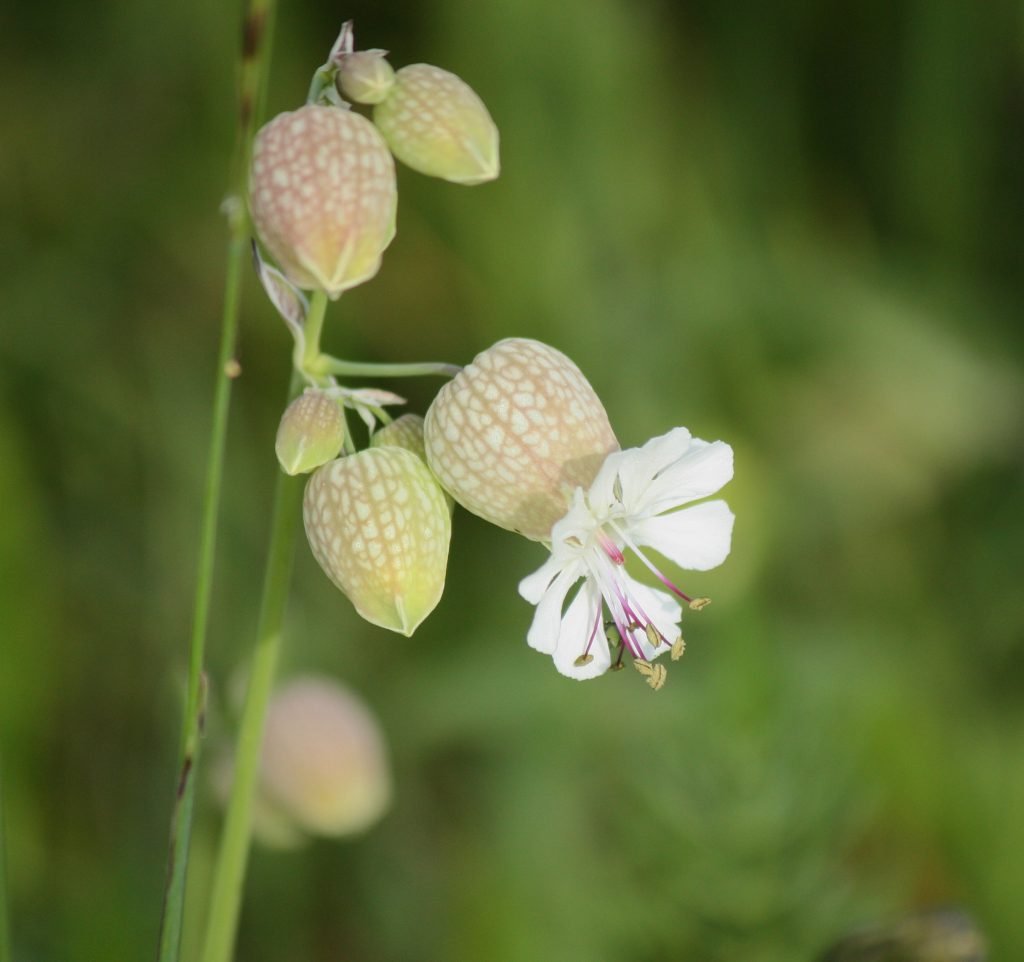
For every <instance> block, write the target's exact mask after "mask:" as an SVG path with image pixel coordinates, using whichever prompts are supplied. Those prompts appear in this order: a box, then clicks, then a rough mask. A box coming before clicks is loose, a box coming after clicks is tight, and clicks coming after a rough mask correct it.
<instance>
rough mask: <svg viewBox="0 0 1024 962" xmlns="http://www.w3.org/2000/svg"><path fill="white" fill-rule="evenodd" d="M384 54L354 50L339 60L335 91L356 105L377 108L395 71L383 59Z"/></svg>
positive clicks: (392, 79)
mask: <svg viewBox="0 0 1024 962" xmlns="http://www.w3.org/2000/svg"><path fill="white" fill-rule="evenodd" d="M387 55H388V52H387V51H386V50H357V51H356V52H355V53H349V54H345V55H344V56H342V57H341V65H340V66H339V67H338V76H337V84H338V91H339V93H340V94H341V95H342V96H343V97H347V98H348V99H349V100H351V101H352V102H353V103H357V104H379V103H380V102H381V101H382V100H383V99H384V98H385V97H386V96H387V95H388V91H389V90H391V85H392V84H393V83H394V82H395V71H394V68H393V67H392V66H391V64H389V63H388V62H387V61H386V60H385V59H384V58H385V57H386V56H387Z"/></svg>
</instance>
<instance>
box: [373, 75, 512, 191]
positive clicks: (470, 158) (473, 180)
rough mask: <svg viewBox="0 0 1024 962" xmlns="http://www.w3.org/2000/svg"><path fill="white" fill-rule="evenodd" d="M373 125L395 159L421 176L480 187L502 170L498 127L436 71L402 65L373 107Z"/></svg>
mask: <svg viewBox="0 0 1024 962" xmlns="http://www.w3.org/2000/svg"><path fill="white" fill-rule="evenodd" d="M373 122H374V123H375V124H376V125H377V128H378V129H379V130H380V132H381V133H382V134H383V135H384V139H385V140H386V141H387V142H388V146H389V147H390V148H391V150H392V152H393V153H394V155H395V156H396V157H397V158H398V159H399V160H400V161H402V163H404V164H407V165H408V166H409V167H411V168H412V169H413V170H417V171H419V172H420V173H421V174H427V175H428V176H430V177H440V178H442V179H443V180H448V181H451V182H452V183H455V184H482V183H484V182H485V181H488V180H494V179H495V178H496V177H497V176H498V173H499V171H500V169H501V162H500V160H499V157H498V128H497V127H496V126H495V125H494V121H493V120H492V119H491V115H490V114H489V113H488V112H487V108H486V107H485V106H484V103H483V101H482V100H481V99H480V98H479V97H478V96H477V95H476V94H475V93H474V92H473V89H472V88H471V87H470V86H469V85H468V84H466V83H464V82H463V81H462V80H460V79H459V78H458V77H456V76H455V74H453V73H449V72H448V71H447V70H442V69H441V68H440V67H433V66H431V65H430V64H425V63H415V64H411V65H410V66H408V67H402V69H401V70H399V71H398V72H397V73H396V74H395V79H394V83H393V84H392V86H391V89H390V90H389V91H388V94H387V96H386V97H385V98H384V99H383V100H382V101H381V102H380V103H379V104H377V106H376V107H375V108H374V111H373Z"/></svg>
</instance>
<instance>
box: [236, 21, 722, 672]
mask: <svg viewBox="0 0 1024 962" xmlns="http://www.w3.org/2000/svg"><path fill="white" fill-rule="evenodd" d="M353 47H354V45H353V41H352V32H351V27H350V25H346V26H345V28H343V30H342V33H341V35H340V36H339V38H338V41H337V42H336V44H335V45H334V48H333V49H332V51H331V54H330V56H329V58H328V60H327V62H326V63H325V64H324V65H323V66H322V67H321V68H320V69H319V70H318V71H317V73H316V75H315V77H314V82H313V85H312V88H311V92H310V102H309V103H307V105H306V106H305V107H302V108H301V109H299V110H297V111H295V112H293V113H289V114H282V115H281V116H279V117H277V118H275V119H274V120H273V121H271V122H270V123H269V124H268V125H267V126H266V127H264V128H263V129H262V130H261V131H260V133H259V135H258V136H257V139H256V143H255V149H254V157H253V167H252V177H251V188H250V190H251V194H250V207H251V211H252V219H253V223H254V225H255V227H256V229H257V231H258V232H259V235H260V237H261V239H262V242H263V245H264V247H265V249H266V250H267V251H269V253H270V254H271V255H272V257H273V258H274V260H276V262H277V264H278V266H279V267H280V271H277V270H276V269H274V268H272V267H269V266H268V265H266V264H264V263H263V261H262V259H261V258H259V256H258V254H257V263H258V265H259V268H260V275H261V279H262V280H263V282H264V286H265V288H266V289H267V292H268V294H269V295H270V296H271V299H272V300H273V301H274V303H275V305H276V306H277V307H278V309H279V311H280V312H281V314H282V316H284V317H285V319H286V321H287V322H288V323H289V326H290V327H291V328H292V332H293V334H294V335H295V338H296V355H295V356H296V363H297V365H298V369H299V371H300V373H302V374H303V376H304V377H305V378H306V380H307V381H308V382H309V384H310V388H309V389H308V390H307V391H306V392H305V393H304V394H303V395H302V396H301V397H299V398H298V399H297V400H296V401H294V402H293V403H292V404H291V405H290V406H289V408H288V409H287V410H286V412H285V414H284V416H283V418H282V421H281V426H280V429H279V431H278V437H277V455H278V459H279V461H280V463H281V466H282V468H283V470H285V471H286V472H288V473H289V474H310V477H309V480H308V482H307V485H306V493H305V501H304V521H305V528H306V535H307V539H308V541H309V545H310V547H311V549H312V552H313V555H314V557H315V558H316V560H317V561H318V562H319V564H320V566H321V568H322V569H323V570H324V572H325V573H326V574H327V576H328V577H329V578H330V580H331V581H332V582H333V583H334V584H335V585H336V586H337V587H338V588H339V589H340V590H341V591H342V592H343V593H344V594H345V595H346V596H347V597H348V598H349V600H350V601H351V602H352V604H353V605H354V607H355V609H356V610H357V611H358V613H359V614H360V615H361V616H362V617H363V618H365V619H366V620H367V621H369V622H372V623H373V624H375V625H379V626H381V627H383V628H387V629H389V630H391V631H395V632H398V633H400V634H404V635H411V634H412V633H413V632H414V631H415V630H416V628H417V627H418V626H419V625H420V623H421V622H422V621H423V619H424V618H425V617H426V616H427V615H428V614H429V613H430V612H431V611H432V610H433V608H434V607H435V606H436V604H437V603H438V601H439V599H440V597H441V593H442V591H443V588H444V581H445V568H446V564H447V557H448V546H449V540H450V536H451V511H452V507H453V504H454V503H455V502H457V503H459V504H461V505H462V506H463V507H464V508H466V509H467V510H469V511H471V512H473V513H474V514H476V515H478V516H479V517H481V518H483V519H485V520H487V521H489V522H491V523H493V524H495V525H498V526H499V527H501V528H504V529H506V530H508V531H512V532H515V533H517V534H520V535H522V536H524V537H526V538H529V539H530V540H532V541H535V542H540V543H541V544H543V545H545V546H546V547H547V548H548V550H549V551H550V557H549V558H548V560H547V561H546V562H545V563H544V564H543V565H542V566H541V567H540V569H539V570H538V571H536V572H535V573H534V574H532V575H530V576H529V577H526V578H524V579H523V580H522V581H521V583H520V585H519V590H520V594H521V595H522V596H523V597H524V598H525V599H526V600H527V601H529V602H531V603H532V604H534V605H536V606H537V607H536V613H535V615H534V618H533V623H532V625H531V627H530V629H529V632H528V635H527V640H528V642H529V644H530V645H531V646H533V647H534V648H536V649H538V650H539V651H542V652H544V653H546V654H549V655H551V657H552V658H553V660H554V663H555V665H556V667H557V668H558V670H559V671H561V672H562V673H563V674H566V675H568V676H570V677H573V678H578V679H585V678H593V677H596V676H597V675H600V674H603V673H604V672H605V671H608V670H614V669H617V668H621V667H623V665H624V663H625V661H624V659H625V658H627V657H628V658H630V659H631V660H632V663H633V665H634V667H635V668H636V670H637V671H638V672H639V673H640V674H641V675H642V676H643V677H644V678H645V679H646V681H647V683H648V684H649V685H650V687H651V688H653V689H655V690H658V689H660V688H661V687H662V686H663V685H664V683H665V678H666V668H665V666H664V664H662V663H658V662H656V659H657V658H658V657H659V656H660V655H661V654H663V653H669V654H670V656H671V659H672V660H676V659H678V658H679V657H680V656H681V655H682V653H683V650H684V642H683V639H682V636H681V634H680V630H679V623H680V620H681V616H682V611H683V607H684V606H686V607H688V608H689V609H690V610H694V611H696V610H700V609H701V608H702V607H704V606H705V605H706V604H707V599H704V598H695V597H691V596H690V595H687V594H686V593H684V592H683V591H682V589H680V588H679V587H678V586H677V585H675V584H674V583H673V582H672V581H671V580H670V579H669V578H668V577H667V576H666V575H665V574H664V573H663V571H662V570H661V569H660V568H659V566H658V562H657V560H656V558H653V557H652V555H654V556H661V557H663V558H667V559H668V560H669V561H671V562H673V563H674V564H675V565H677V566H679V567H682V568H690V569H696V570H704V569H707V568H712V567H714V566H716V565H718V564H720V563H721V562H722V561H723V560H724V559H725V557H726V555H727V554H728V553H729V548H730V543H731V536H732V524H733V516H732V513H731V512H730V511H729V509H728V507H727V506H726V505H725V503H724V502H723V501H708V500H705V499H706V498H708V497H709V496H710V495H712V494H714V493H715V492H717V491H718V490H719V488H721V487H722V485H724V484H725V483H726V482H727V481H728V480H729V478H730V477H731V476H732V449H731V448H730V447H729V446H728V445H727V444H724V443H723V442H721V441H715V442H713V443H708V442H705V441H702V440H700V439H698V438H694V437H692V436H691V435H690V433H689V431H687V430H686V429H685V428H676V429H674V430H672V431H669V432H668V433H667V434H665V435H662V436H661V437H657V438H654V439H653V440H651V441H649V442H648V443H647V444H645V445H643V446H642V447H640V448H635V449H630V450H621V449H620V445H619V442H618V440H617V439H616V436H615V434H614V432H613V431H612V428H611V424H610V422H609V419H608V416H607V414H606V412H605V409H604V406H603V405H602V403H601V401H600V399H599V398H598V396H597V393H596V392H595V391H594V389H593V387H591V385H590V383H589V382H588V381H587V379H586V378H585V377H584V375H583V374H582V372H581V371H580V369H579V368H578V367H577V366H576V365H575V364H574V363H573V362H572V361H571V360H570V359H569V358H568V357H566V356H565V355H564V354H563V353H561V352H560V351H558V350H556V349H555V348H553V347H551V346H549V345H546V344H542V343H540V342H538V341H533V340H527V339H523V338H510V339H506V340H503V341H500V342H498V343H497V344H495V345H493V346H492V347H490V348H489V349H487V350H485V351H483V352H482V353H481V354H479V355H478V356H477V357H476V358H475V359H474V360H473V362H472V363H471V364H469V365H467V366H466V367H465V368H464V369H460V368H453V367H451V366H447V365H437V366H436V367H438V368H444V369H445V370H443V371H440V370H439V371H437V372H436V373H446V374H449V375H452V380H451V381H450V382H449V383H448V384H446V385H445V386H444V387H443V388H442V389H441V391H440V392H439V393H438V395H437V397H436V398H435V400H434V401H433V403H432V404H431V406H430V408H429V410H428V411H427V413H426V417H425V418H420V417H418V416H416V415H405V416H403V417H401V418H398V419H397V420H392V419H391V417H390V416H389V415H387V414H385V412H384V411H383V409H382V408H383V406H385V405H388V404H394V403H400V402H401V399H400V398H397V397H396V396H395V395H391V394H388V393H387V392H382V391H376V390H373V389H362V390H359V391H353V390H349V389H347V388H344V387H342V386H341V385H339V384H338V383H337V381H336V377H335V375H336V374H337V373H338V372H341V371H344V370H346V369H348V370H349V371H350V372H351V369H352V367H353V366H352V365H346V364H345V363H344V362H337V361H336V360H335V359H331V358H328V356H327V355H321V354H320V353H319V345H318V343H309V339H310V338H317V339H318V338H319V327H318V326H316V325H314V327H315V330H314V331H313V332H312V333H310V331H308V330H307V329H306V325H305V317H306V311H307V307H308V305H307V302H306V300H305V296H304V295H303V293H302V291H301V290H299V289H300V288H305V289H313V290H315V291H319V292H321V294H320V296H321V298H322V297H323V295H324V294H326V295H327V296H329V297H332V298H333V297H337V296H338V295H339V294H340V293H341V292H342V291H344V290H346V289H348V288H349V287H352V286H354V285H356V284H359V283H361V282H362V281H365V280H367V279H368V278H370V277H372V276H373V275H374V274H375V273H376V271H377V269H378V267H379V265H380V262H381V257H382V254H383V251H384V249H385V248H386V247H387V245H388V243H390V241H391V239H392V237H393V236H394V232H395V212H396V206H397V199H396V198H397V192H396V187H395V169H394V163H393V161H392V155H393V156H394V157H396V158H398V160H400V161H402V162H403V163H405V164H406V165H408V166H409V167H412V168H413V169H414V170H417V171H419V172H421V173H424V174H427V175H430V176H434V177H440V178H443V179H445V180H448V181H452V182H454V183H460V184H479V183H483V182H485V181H488V180H492V179H493V178H495V177H496V176H497V175H498V170H499V159H498V132H497V129H496V127H495V125H494V122H493V121H492V120H491V117H490V115H489V113H488V112H487V109H486V107H485V106H484V105H483V103H482V102H481V100H480V99H479V97H477V95H476V94H475V93H474V92H473V91H472V90H471V89H470V88H469V87H468V86H467V85H466V84H465V83H463V82H462V81H461V80H460V79H459V78H458V77H456V76H455V75H454V74H451V73H449V72H447V71H445V70H442V69H440V68H438V67H434V66H430V65H427V64H413V65H411V66H407V67H403V68H401V69H400V70H397V71H396V70H394V69H393V68H392V67H391V65H390V64H389V63H388V61H387V59H386V51H383V50H364V51H356V50H354V49H353ZM353 104H355V105H365V106H366V107H367V109H368V114H367V115H365V116H364V115H363V114H362V113H359V112H358V111H357V110H356V109H354V108H353V107H352V105H353ZM331 362H334V363H333V366H332V363H331ZM428 366H429V365H428ZM355 367H356V368H357V369H358V371H359V372H362V371H365V369H366V365H356V366H355ZM413 367H416V368H422V367H423V366H422V365H421V366H415V365H414V366H413ZM407 373H411V372H407ZM349 409H351V410H354V411H355V412H356V413H357V414H358V415H359V416H360V417H361V418H362V419H363V421H364V422H365V423H366V425H367V426H368V428H369V434H370V439H369V446H368V447H366V448H365V449H364V450H361V451H360V450H357V448H356V444H355V443H354V441H353V438H352V435H351V433H350V432H349V431H348V429H347V423H346V411H347V410H349ZM378 422H380V423H381V424H382V426H381V427H380V428H379V429H378ZM691 502H700V503H697V504H692V505H691ZM627 555H633V556H635V557H636V558H637V560H638V562H639V563H640V564H641V565H643V566H644V567H646V568H647V569H648V570H649V571H650V572H651V573H652V574H653V576H654V578H655V579H657V581H658V582H660V586H659V587H657V588H655V587H650V586H648V585H647V584H644V583H643V582H642V581H639V580H636V579H634V578H633V577H632V575H630V574H629V573H627V570H626V559H627Z"/></svg>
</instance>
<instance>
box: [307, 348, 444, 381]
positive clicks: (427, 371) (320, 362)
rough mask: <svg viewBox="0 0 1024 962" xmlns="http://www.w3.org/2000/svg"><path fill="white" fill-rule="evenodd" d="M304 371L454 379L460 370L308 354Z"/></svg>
mask: <svg viewBox="0 0 1024 962" xmlns="http://www.w3.org/2000/svg"><path fill="white" fill-rule="evenodd" d="M306 356H307V358H308V360H307V363H306V365H305V368H306V370H307V371H308V372H309V373H310V374H313V375H316V376H319V377H323V376H325V375H328V374H334V375H337V376H340V377H422V376H423V375H432V374H437V375H440V376H441V377H455V375H456V374H458V373H459V371H461V370H462V368H461V367H459V366H458V365H457V364H444V363H443V362H440V361H425V362H423V363H421V364H373V363H368V362H362V361H343V360H341V359H340V358H337V357H332V356H331V355H330V354H312V355H311V354H310V353H309V350H308V348H307V351H306Z"/></svg>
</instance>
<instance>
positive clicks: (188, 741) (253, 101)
mask: <svg viewBox="0 0 1024 962" xmlns="http://www.w3.org/2000/svg"><path fill="white" fill-rule="evenodd" d="M274 15H275V0H248V2H247V4H246V8H245V13H244V24H243V26H244V29H243V42H242V54H241V70H240V76H239V104H238V110H239V113H238V126H237V139H236V144H235V156H234V158H233V162H232V169H231V177H230V188H229V190H230V194H231V201H232V202H231V203H229V205H228V211H229V230H230V237H229V241H228V251H227V269H226V272H225V280H224V308H223V315H222V318H221V338H220V349H219V352H218V359H217V382H216V388H215V392H214V401H213V425H212V427H211V430H210V446H209V450H208V452H207V467H206V480H205V484H204V491H203V512H202V523H201V534H200V544H199V559H198V562H197V565H196V590H195V597H194V600H193V616H192V634H191V640H190V643H189V672H188V687H187V690H186V696H185V711H184V715H183V717H182V731H181V744H180V749H179V751H180V756H179V759H180V760H179V766H178V780H177V790H176V796H175V802H174V809H173V812H172V815H171V831H170V846H169V854H168V864H167V883H166V888H165V892H164V905H163V916H162V918H161V922H160V943H159V945H160V947H159V960H160V962H175V960H177V959H178V957H179V954H180V951H181V928H182V921H183V916H184V902H185V881H186V875H187V869H188V852H189V844H190V841H191V836H192V814H193V809H194V807H195V795H196V766H197V764H198V760H199V748H200V738H201V735H202V730H203V716H204V709H205V700H206V699H205V692H206V682H205V674H204V672H203V664H204V662H205V652H206V634H207V626H208V624H209V612H210V598H211V590H212V584H213V569H214V559H215V556H216V543H217V517H218V515H219V511H220V492H221V484H222V480H223V475H224V451H225V441H226V437H227V423H228V410H229V407H230V400H231V384H232V378H231V375H230V373H229V372H230V367H231V364H230V362H231V360H232V358H233V356H234V353H235V344H236V342H237V339H238V318H239V307H240V299H241V288H242V266H243V264H245V262H246V259H247V255H248V242H247V237H248V234H249V223H248V217H247V215H246V211H245V205H244V203H243V202H242V200H241V198H242V197H244V195H245V187H246V177H247V175H248V169H249V159H250V157H251V154H252V143H253V138H254V136H255V131H256V125H257V123H258V121H259V118H260V117H261V116H262V114H263V104H264V101H265V100H266V90H267V77H268V75H269V61H270V54H269V51H270V48H271V37H272V34H273V22H274ZM0 962H2V957H0Z"/></svg>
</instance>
